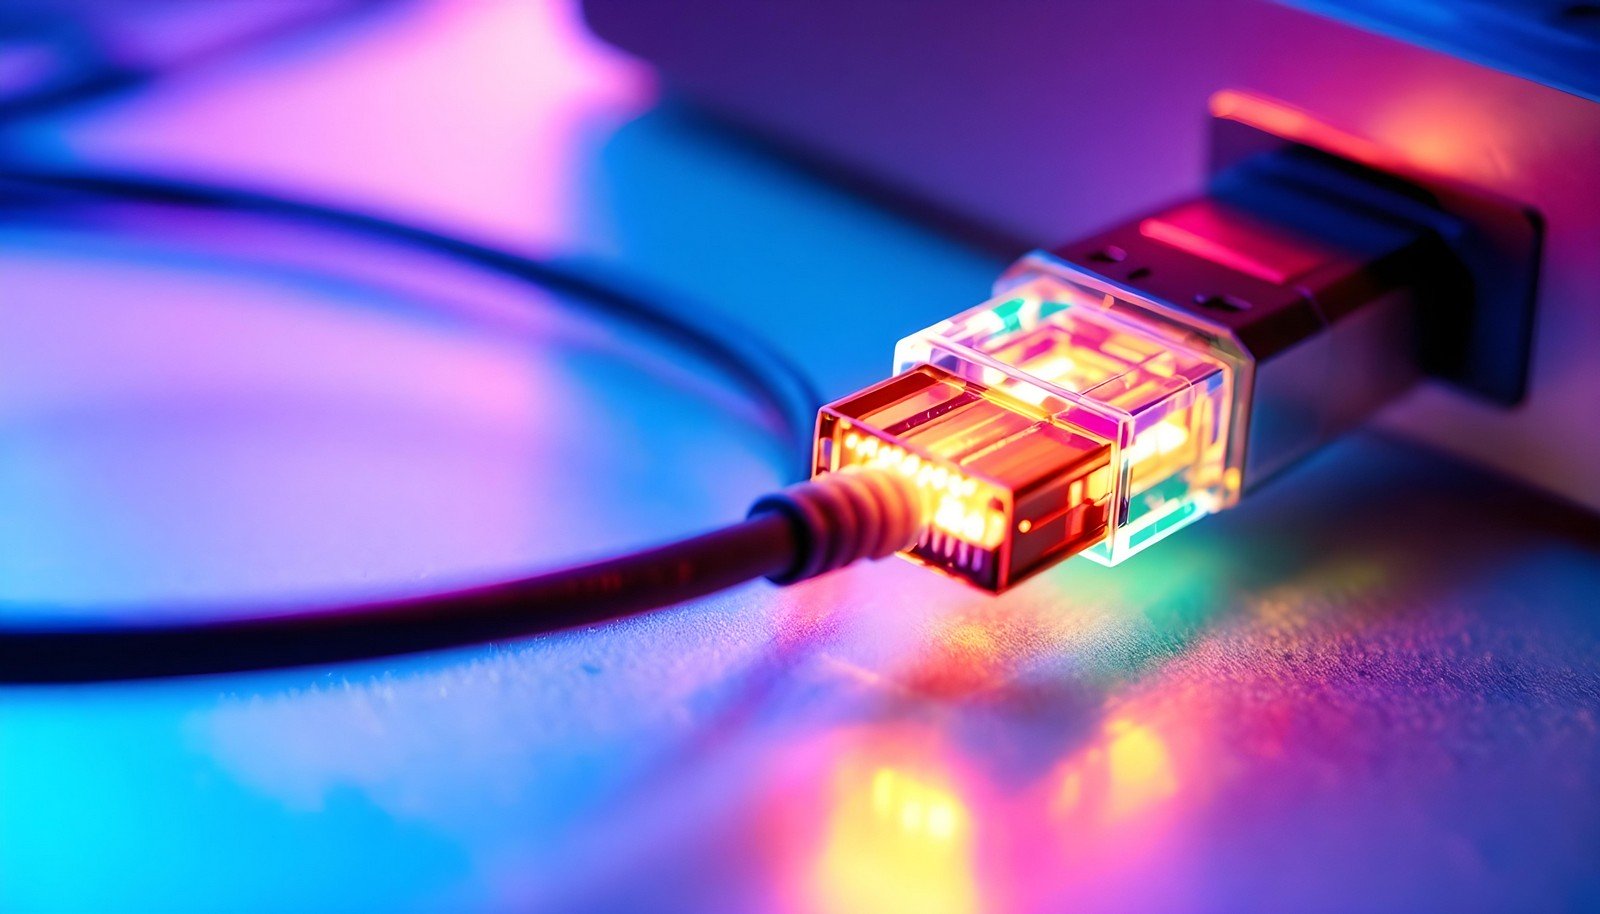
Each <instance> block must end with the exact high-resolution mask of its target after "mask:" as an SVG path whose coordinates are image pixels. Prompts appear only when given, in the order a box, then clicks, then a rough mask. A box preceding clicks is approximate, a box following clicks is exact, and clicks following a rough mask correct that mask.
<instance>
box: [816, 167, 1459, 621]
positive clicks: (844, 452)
mask: <svg viewBox="0 0 1600 914" xmlns="http://www.w3.org/2000/svg"><path fill="white" fill-rule="evenodd" d="M1291 164H1292V163H1291ZM1268 165H1269V166H1270V167H1266V168H1264V169H1263V170H1260V171H1259V172H1256V173H1247V174H1246V176H1245V177H1246V178H1248V180H1245V179H1241V178H1240V177H1239V176H1238V175H1235V176H1234V177H1233V181H1232V183H1228V182H1223V183H1219V184H1214V185H1213V188H1212V192H1211V193H1210V194H1208V195H1207V196H1205V197H1201V198H1199V199H1196V200H1192V201H1189V202H1187V203H1184V204H1181V205H1179V206H1176V207H1172V208H1170V209H1167V210H1164V211H1161V212H1159V213H1156V214H1153V215H1151V216H1148V217H1146V218H1142V219H1138V220H1134V221H1131V222H1129V223H1126V224H1124V225H1122V226H1119V227H1117V228H1115V229H1113V230H1111V231H1109V232H1106V233H1104V234H1101V235H1099V236H1096V237H1093V238H1089V239H1086V240H1084V241H1082V242H1078V243H1075V244H1071V245H1067V246H1065V247H1063V248H1059V249H1057V250H1056V251H1054V252H1036V253H1034V254H1031V255H1029V256H1027V257H1025V258H1023V259H1022V260H1021V261H1019V262H1018V263H1017V264H1016V265H1014V266H1013V267H1012V268H1011V269H1010V270H1008V271H1007V272H1006V273H1005V274H1004V275H1003V276H1002V277H1001V279H1000V281H999V283H998V284H997V285H996V294H995V296H994V297H993V298H991V299H990V300H989V301H986V302H984V303H982V304H980V305H978V306H977V307H975V308H972V309H970V310H968V311H965V312H963V313H961V314H958V315H956V316H955V317H952V318H949V319H948V320H944V321H940V322H939V323H937V324H935V325H934V326H932V327H930V328H928V329H926V330H924V331H922V332H920V333H915V334H912V335H911V336H909V337H907V338H905V339H904V340H901V342H900V344H899V345H898V346H897V347H896V349H895V358H894V361H895V371H896V374H895V375H894V376H893V377H891V378H889V379H888V380H886V381H883V382H880V383H878V384H875V385H873V386H871V387H868V388H866V389H865V390H862V391H859V392H858V393H855V394H853V395H851V396H849V397H846V398H844V399H842V400H839V401H838V402H835V403H833V404H831V405H829V406H827V407H824V408H823V410H822V413H821V417H820V419H819V422H818V430H817V438H816V448H815V453H814V457H815V464H814V473H815V474H818V475H820V474H823V473H829V472H833V471H836V470H839V469H842V468H844V467H847V466H852V465H871V466H879V467H888V468H891V469H894V470H896V471H898V472H900V473H903V474H904V475H906V476H907V477H909V478H910V480H911V481H912V482H913V483H914V487H915V489H916V491H917V492H918V493H919V496H920V497H921V498H922V500H923V504H922V506H921V507H922V516H923V517H924V518H926V521H925V522H924V525H923V528H922V530H921V532H920V536H919V538H918V539H917V541H916V542H915V544H914V545H912V546H911V547H910V548H909V549H907V550H905V551H904V552H902V554H903V555H905V556H906V557H908V558H910V559H912V560H914V561H917V562H920V563H922V564H924V565H928V566H930V567H933V568H935V569H938V570H940V571H943V572H945V573H948V574H950V575H953V576H956V577H958V578H961V579H963V580H965V581H967V582H969V583H972V584H975V585H977V586H979V587H982V588H984V589H987V590H991V591H1001V590H1004V589H1006V588H1007V587H1010V586H1011V585H1013V584H1015V583H1017V582H1018V581H1020V580H1022V579H1024V578H1026V577H1027V576H1029V575H1031V574H1033V573H1036V572H1038V571H1040V570H1042V569H1044V568H1047V567H1049V566H1050V565H1052V564H1054V563H1056V562H1057V561H1060V560H1061V559H1064V558H1066V557H1068V556H1071V555H1074V554H1082V555H1084V556H1086V557H1088V558H1090V559H1093V560H1095V561H1097V562H1100V563H1102V564H1106V565H1116V564H1118V563H1120V562H1123V561H1125V560H1127V559H1129V558H1130V557H1132V556H1134V555H1137V554H1138V553H1140V552H1142V551H1144V550H1146V549H1149V548H1150V547H1152V546H1154V545H1155V544H1157V543H1159V542H1161V541H1162V540H1164V539H1166V538H1167V537H1169V536H1171V535H1173V534H1174V533H1177V532H1178V531H1180V530H1182V529H1184V528H1186V527H1188V526H1190V525H1191V524H1194V523H1195V522H1197V521H1199V520H1200V519H1202V518H1204V517H1206V516H1208V515H1211V514H1214V513H1216V512H1218V511H1222V510H1224V509H1227V508H1229V507H1232V506H1233V505H1234V504H1236V503H1237V502H1238V501H1239V498H1240V496H1241V493H1243V492H1244V491H1245V490H1246V489H1247V488H1248V487H1249V486H1251V485H1252V484H1254V483H1256V482H1258V481H1260V480H1261V479H1263V478H1265V477H1266V476H1268V475H1270V474H1272V473H1273V472H1275V471H1276V470H1278V469H1280V468H1282V467H1284V466H1286V465H1288V464H1289V463H1291V462H1293V461H1294V460H1295V459H1297V458H1299V457H1300V456H1303V455H1305V454H1308V453H1310V452H1311V451H1312V450H1314V449H1315V448H1316V447H1318V446H1320V445H1321V444H1322V443H1323V442H1325V441H1327V440H1328V439H1329V438H1330V437H1332V436H1334V435H1335V434H1337V433H1339V432H1341V431H1343V430H1344V429H1346V428H1348V427H1349V426H1351V425H1353V424H1355V423H1356V422H1358V421H1360V420H1361V419H1362V418H1364V417H1365V416H1366V415H1368V414H1369V413H1370V412H1371V411H1372V410H1374V409H1375V408H1377V407H1378V406H1380V405H1382V404H1383V403H1385V402H1387V401H1388V400H1389V399H1391V398H1392V397H1393V396H1394V395H1396V394H1397V393H1399V392H1400V391H1403V390H1404V389H1406V388H1407V387H1408V386H1409V385H1410V384H1411V383H1412V381H1413V380H1414V379H1415V378H1416V377H1417V376H1418V374H1419V364H1420V363H1421V361H1422V360H1423V357H1422V356H1421V355H1420V354H1419V351H1418V349H1417V346H1416V343H1417V338H1416V328H1417V327H1418V326H1419V325H1418V320H1417V319H1418V317H1419V315H1422V314H1423V313H1431V314H1438V313H1442V312H1441V306H1445V307H1448V305H1449V303H1450V302H1451V301H1452V300H1459V299H1458V298H1453V297H1455V296H1461V295H1464V294H1468V290H1467V289H1466V287H1465V285H1464V284H1463V282H1462V276H1463V275H1464V268H1463V267H1462V265H1461V264H1460V262H1459V261H1458V260H1457V258H1456V257H1455V255H1454V254H1453V253H1452V252H1451V248H1450V246H1449V244H1448V243H1447V241H1446V239H1445V237H1444V236H1443V235H1442V234H1441V230H1440V226H1439V224H1438V222H1437V221H1436V220H1434V221H1429V220H1414V219H1411V218H1408V217H1407V215H1406V214H1407V213H1408V212H1410V211H1411V210H1409V209H1408V208H1407V206H1406V205H1404V204H1403V203H1397V204H1396V205H1395V206H1394V207H1392V208H1385V207H1384V206H1382V205H1381V204H1382V202H1383V198H1382V188H1381V187H1379V188H1377V189H1376V190H1374V189H1372V188H1366V189H1365V191H1364V193H1362V194H1361V195H1360V196H1359V198H1358V199H1357V200H1356V201H1354V202H1351V203H1348V204H1346V203H1343V202H1341V201H1340V199H1339V198H1338V196H1337V195H1336V194H1329V193H1328V184H1327V182H1325V181H1324V182H1315V181H1313V182H1306V181H1304V180H1303V178H1304V175H1303V174H1302V173H1299V172H1296V171H1295V170H1294V169H1293V168H1287V167H1286V166H1285V164H1284V162H1282V161H1274V162H1271V163H1268ZM1308 187H1309V188H1310V189H1309V190H1307V189H1306V188H1308ZM1375 201H1376V203H1375Z"/></svg>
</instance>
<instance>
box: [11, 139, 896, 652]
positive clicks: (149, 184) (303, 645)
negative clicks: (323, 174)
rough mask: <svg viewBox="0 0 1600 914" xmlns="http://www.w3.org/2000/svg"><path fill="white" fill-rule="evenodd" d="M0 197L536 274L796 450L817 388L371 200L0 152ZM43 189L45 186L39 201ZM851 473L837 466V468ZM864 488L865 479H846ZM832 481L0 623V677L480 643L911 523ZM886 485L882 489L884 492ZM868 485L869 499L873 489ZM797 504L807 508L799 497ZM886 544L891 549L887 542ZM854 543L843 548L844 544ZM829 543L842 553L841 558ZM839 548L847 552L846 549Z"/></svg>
mask: <svg viewBox="0 0 1600 914" xmlns="http://www.w3.org/2000/svg"><path fill="white" fill-rule="evenodd" d="M0 191H5V192H6V193H0V200H4V199H6V198H7V193H12V194H13V196H12V197H11V199H10V200H9V201H8V202H10V203H19V202H20V203H22V204H23V205H27V204H30V203H33V204H37V203H40V202H52V203H54V204H72V203H74V202H84V203H93V202H97V201H98V202H104V201H106V200H112V201H119V202H129V203H150V204H163V205H174V206H186V207H191V208H198V209H207V210H215V211H220V212H232V213H250V214H257V215H266V216H273V217H281V218H287V219H293V220H301V221H305V222H310V223H315V224H321V225H326V226H330V227H333V228H337V229H341V230H344V231H352V232H357V233H362V234H365V235H368V236H371V237H376V238H381V239H386V240H389V241H394V242H399V243H402V244H406V245H411V246H413V247H416V248H418V249H422V250H427V251H431V252H434V253H438V254H443V255H445V256H448V257H452V258H456V259H458V260H461V261H464V262H467V263H471V264H474V265H476V266H479V267H482V268H485V269H488V270H492V271H496V272H500V273H503V274H506V275H510V276H513V277H516V278H518V279H520V280H523V281H526V282H531V283H534V284H537V285H538V286H540V287H542V288H544V289H547V290H549V291H552V292H556V293H558V294H561V295H564V296H567V297H568V299H569V300H571V301H576V302H581V303H582V304H584V305H585V306H587V307H588V308H589V309H591V310H593V311H595V312H597V313H602V314H607V315H610V316H613V317H620V318H624V319H627V320H629V321H632V322H634V323H636V324H639V325H642V326H644V327H647V328H649V329H650V330H652V331H654V332H657V333H659V334H660V335H662V336H664V337H666V338H668V339H670V340H672V341H674V342H675V343H677V344H679V345H681V346H684V347H686V348H688V349H690V350H692V351H694V352H695V353H697V354H698V355H700V356H701V357H703V358H705V359H706V360H708V361H709V362H711V363H712V364H714V365H716V366H717V367H719V368H720V369H722V370H723V371H724V372H726V373H727V374H728V375H729V376H730V377H732V378H733V379H735V380H737V381H739V382H740V383H741V384H742V385H743V386H744V387H745V389H746V390H747V391H749V392H751V393H752V394H753V395H754V396H755V397H756V398H757V399H758V400H760V401H761V402H762V404H763V405H765V406H766V407H768V408H769V409H770V410H771V411H772V412H773V413H774V414H775V415H776V416H777V418H778V419H779V420H780V422H781V423H782V427H783V429H784V431H785V433H786V437H787V438H789V439H791V440H790V443H791V445H792V446H794V447H795V453H798V454H804V453H805V450H806V448H805V445H806V444H808V443H809V436H810V432H811V423H812V421H813V418H814V416H815V408H816V404H817V399H816V397H815V396H814V394H813V393H812V391H811V388H810V385H809V384H808V383H807V382H806V381H805V379H804V378H803V377H802V376H801V375H800V373H799V372H798V371H797V370H795V369H794V368H793V367H792V366H791V365H790V364H789V363H788V362H787V361H786V360H785V359H783V358H782V357H781V356H780V355H778V354H777V353H776V352H774V351H772V350H770V349H769V348H767V347H766V346H764V345H762V344H761V343H759V342H758V341H757V340H756V338H755V337H754V336H753V335H750V334H740V333H737V332H730V331H729V330H727V329H724V328H712V327H707V326H702V325H698V324H695V323H692V322H691V321H689V320H688V319H687V318H685V317H684V316H683V315H682V314H679V313H674V312H672V311H669V310H667V309H665V308H663V307H660V306H658V305H656V304H654V303H652V302H650V301H647V300H645V299H643V298H641V297H639V296H636V295H634V294H632V293H630V292H628V291H626V290H623V289H618V288H615V287H613V286H610V285H607V284H606V283H604V282H602V281H600V280H597V279H595V278H592V277H587V276H583V275H581V274H578V273H576V272H574V271H571V270H567V269H563V268H561V267H559V266H556V265H554V264H551V263H549V262H548V261H542V260H536V259H533V258H530V257H525V256H523V255H520V254H515V253H512V252H509V251H504V250H500V249H497V248H493V247H489V246H486V245H482V244H478V243H476V242H472V241H468V240H464V239H461V238H456V237H453V236H450V235H445V234H442V233H439V232H435V231H432V230H429V229H425V228H420V227H417V226H411V225H406V224H404V223H400V222H396V221H393V220H389V219H385V218H382V217H378V216H373V215H368V214H364V213H358V212H351V211H347V210H342V209H337V208H333V207H329V206H323V205H320V204H315V203H303V202H299V201H295V200H289V199H284V198H281V197H275V196H271V195H268V194H263V193H258V192H254V191H248V190H242V189H235V188H226V187H215V186H207V185H202V184H197V183H193V182H187V181H176V180H170V179H163V178H154V177H147V176H138V175H128V174H114V173H101V172H92V173H91V172H73V171H63V170H43V169H32V168H22V167H18V166H0ZM40 194H45V195H46V197H47V198H48V199H46V200H44V201H41V199H40V198H39V195H40ZM843 478H845V477H843V476H841V479H843ZM853 485H854V486H855V487H856V488H861V486H860V483H859V482H855V483H853ZM831 487H832V483H826V484H823V485H820V486H819V485H818V484H811V483H808V484H803V485H802V486H801V487H800V488H799V489H798V490H797V492H796V494H795V495H794V496H793V497H790V498H783V497H780V498H778V499H776V500H771V499H769V500H768V501H766V502H763V507H762V508H761V509H760V510H759V512H758V513H755V514H753V516H752V517H751V518H750V519H748V520H746V521H744V522H742V523H738V524H734V525H732V526H729V527H725V528H722V529H719V530H714V531H712V532H710V533H706V534H703V535H700V536H696V537H692V538H689V539H685V540H681V541H679V542H675V543H671V544H669V545H665V546H661V547H659V548H655V549H649V550H645V551H641V552H635V553H631V554H628V555H623V556H619V557H617V558H612V559H605V560H602V561H598V562H594V563H591V564H587V565H581V566H575V567H572V568H565V569H560V570H556V571H552V572H548V573H545V574H540V575H536V576H533V577H528V578H523V579H519V580H514V581H507V582H503V583H496V584H490V585H486V586H482V587H475V588H470V589H466V590H459V591H454V592H449V593H442V594H430V595H423V596H417V597H409V598H402V599H397V600H387V601H378V602H370V603H362V604H354V605H347V606H338V607H331V608H325V609H314V610H301V611H296V612H292V613H288V614H281V615H260V614H256V615H247V616H243V617H229V618H224V619H215V620H208V621H201V622H182V623H168V624H157V625H100V624H96V625H55V626H46V625H0V682H4V683H45V682H55V683H60V682H92V681H105V680H113V679H136V678H154V677H166V676H185V675H199V674H206V673H221V672H230V671H243V670H259V669H266V668H275V667H288V666H301V665H306V664H316V663H329V662H337V661H344V660H355V659H360V658H372V657H380V656H387V655H391V654H399V653H410V652H415V651H423V650H432V649H438V648H445V647H454V646H460V645H466V644H473V643H478V642H482V641H485V640H492V639H496V638H505V637H510V636H521V635H533V634H541V633H545V632H550V631H554V630H557V629H562V628H570V627H573V626H578V625H585V624H591V623H596V622H602V621H606V620H610V619H616V618H618V617H621V616H624V615H627V614H630V613H633V612H637V611H640V610H643V609H648V608H652V607H658V606H665V605H669V604H672V603H677V602H681V601H683V600H687V599H691V598H694V597H698V596H702V595H705V594H707V593H711V592H713V591H716V590H720V589H723V588H725V587H729V586H732V585H734V584H737V583H740V582H742V581H746V580H750V579H752V578H756V577H760V576H763V575H768V576H772V577H774V578H775V579H780V580H785V581H787V580H794V579H796V570H797V569H801V568H807V569H809V568H812V567H814V566H818V564H819V563H818V562H817V561H815V557H816V556H817V555H818V554H819V552H818V550H819V549H821V548H823V546H826V548H827V550H828V552H829V555H830V561H829V563H828V567H837V565H840V564H843V563H844V561H848V560H851V559H852V558H854V557H862V556H865V555H867V554H869V553H870V554H874V556H876V555H878V554H887V553H888V552H892V551H893V550H894V549H895V548H899V547H900V546H903V545H904V544H905V543H904V542H895V541H894V537H895V536H899V535H900V532H904V533H906V534H907V535H909V531H910V529H911V527H910V524H909V521H908V520H907V518H909V517H910V513H909V512H911V511H912V510H913V509H912V508H911V507H909V505H910V502H911V499H909V498H908V497H905V496H904V495H903V493H897V492H895V491H894V487H893V486H892V485H884V484H882V483H881V482H874V485H873V486H870V487H868V488H871V489H874V491H872V492H869V493H868V494H867V495H861V494H854V495H852V496H851V498H850V499H841V498H839V497H832V498H831V499H827V501H828V502H829V504H830V505H833V504H835V503H837V504H838V505H840V506H841V507H829V508H827V509H818V508H814V507H809V505H810V504H811V503H812V502H813V501H815V500H817V497H818V496H817V495H815V494H809V493H814V492H824V493H825V492H829V491H831ZM885 493H887V494H885ZM873 499H877V501H874V500H873ZM880 503H881V504H882V505H886V506H888V507H887V509H885V510H890V511H893V512H898V514H897V515H896V517H897V519H896V520H895V522H894V523H887V522H883V521H875V523H876V524H877V527H876V528H875V529H883V530H886V531H891V532H893V535H889V534H888V533H886V534H885V535H884V536H881V537H878V538H877V541H875V542H866V541H865V540H864V539H863V538H862V537H860V536H852V537H851V538H850V548H848V549H844V550H841V549H840V548H839V547H838V546H837V545H836V544H829V543H827V542H824V543H823V544H822V545H821V546H819V538H820V539H823V540H829V539H835V538H837V531H838V530H839V529H845V530H849V529H850V528H851V527H852V525H854V524H857V523H859V522H860V519H861V518H864V517H868V516H870V515H872V514H873V513H874V512H879V511H880V508H879V504H880ZM795 505H805V506H808V507H805V508H804V510H801V509H799V508H796V507H794V506H795ZM885 550H886V551H885ZM847 553H848V554H847ZM835 556H837V557H838V558H835ZM841 559H842V560H841Z"/></svg>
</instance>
